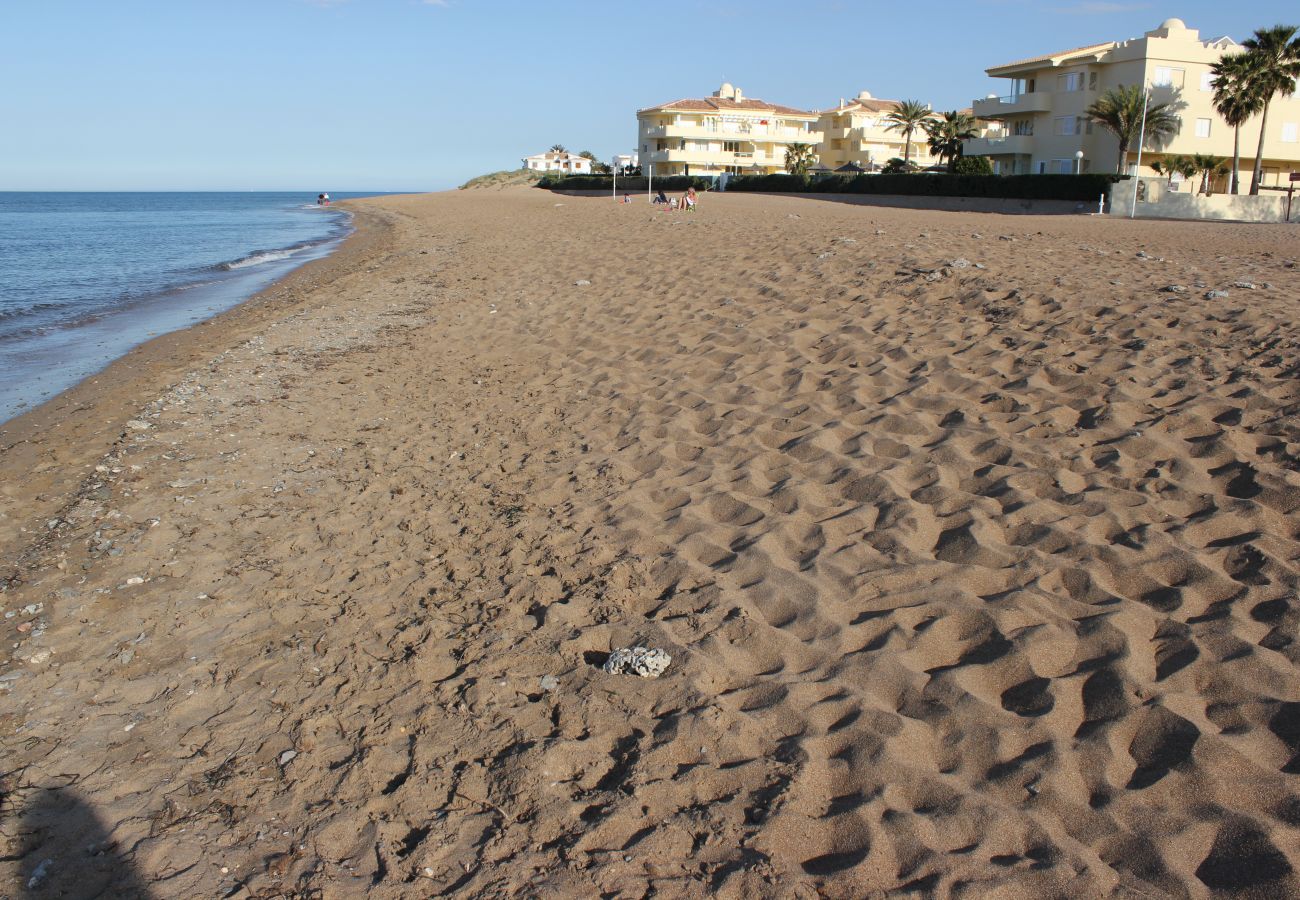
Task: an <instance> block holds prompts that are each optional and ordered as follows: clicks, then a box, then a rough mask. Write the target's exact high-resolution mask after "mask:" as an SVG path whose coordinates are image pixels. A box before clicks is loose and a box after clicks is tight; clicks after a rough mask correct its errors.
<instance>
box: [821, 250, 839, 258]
mask: <svg viewBox="0 0 1300 900" xmlns="http://www.w3.org/2000/svg"><path fill="white" fill-rule="evenodd" d="M834 255H835V254H834V253H832V252H830V251H829V250H827V251H826V252H825V253H818V254H817V258H818V259H830V258H831V257H832V256H834Z"/></svg>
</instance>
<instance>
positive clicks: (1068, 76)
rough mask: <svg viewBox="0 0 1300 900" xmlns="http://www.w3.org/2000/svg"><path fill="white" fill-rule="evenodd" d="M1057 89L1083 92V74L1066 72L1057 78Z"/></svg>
mask: <svg viewBox="0 0 1300 900" xmlns="http://www.w3.org/2000/svg"><path fill="white" fill-rule="evenodd" d="M1056 89H1057V90H1058V91H1081V90H1083V73H1082V72H1066V73H1065V74H1064V75H1057V76H1056Z"/></svg>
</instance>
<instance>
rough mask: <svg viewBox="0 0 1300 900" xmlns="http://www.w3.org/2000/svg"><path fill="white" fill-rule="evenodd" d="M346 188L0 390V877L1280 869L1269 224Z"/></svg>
mask: <svg viewBox="0 0 1300 900" xmlns="http://www.w3.org/2000/svg"><path fill="white" fill-rule="evenodd" d="M346 205H347V207H348V208H349V209H351V210H352V211H353V212H354V213H355V215H356V218H357V224H358V227H359V230H358V233H357V234H356V235H355V236H354V237H353V238H351V239H350V240H349V241H348V242H347V244H346V245H345V246H344V247H343V249H341V250H340V251H339V252H337V253H335V254H334V255H332V256H331V257H329V258H327V259H325V260H321V261H318V262H315V263H311V264H310V265H308V266H306V267H304V268H303V269H301V270H298V271H297V272H295V273H294V274H293V275H291V276H290V277H288V278H287V279H286V280H284V281H282V282H280V283H279V284H277V285H276V286H275V287H273V288H272V289H270V290H269V291H267V292H265V293H264V294H262V295H260V296H259V297H257V298H255V299H254V300H253V301H250V302H249V303H247V304H245V305H243V306H241V307H239V308H238V309H236V310H234V311H232V312H230V313H228V314H226V315H223V316H221V317H219V318H217V319H215V320H213V321H212V322H210V323H208V324H205V325H200V326H196V327H194V328H191V329H187V330H185V331H182V332H178V333H175V334H172V335H168V336H166V337H164V338H161V339H158V340H155V341H154V342H152V343H150V344H148V345H146V346H144V347H142V348H140V349H139V350H137V351H135V352H134V353H132V354H130V355H128V356H127V357H126V358H124V359H123V360H121V361H119V362H118V363H116V364H115V365H114V366H112V367H111V368H110V369H109V370H107V371H105V372H104V373H102V374H101V375H99V376H97V377H96V378H93V379H91V380H90V381H88V382H86V383H85V384H83V385H81V386H79V387H78V388H75V389H73V390H72V391H70V392H68V393H66V394H64V395H61V396H60V397H58V398H56V399H55V400H53V401H51V402H50V403H49V404H47V405H46V406H44V407H42V408H40V409H37V410H35V411H33V412H31V413H29V414H27V415H26V416H23V417H21V418H19V419H16V420H14V421H12V422H10V423H8V424H6V425H3V426H0V587H3V590H2V591H0V607H2V608H3V611H4V618H3V619H0V629H3V635H4V639H5V642H6V643H5V647H4V655H3V656H0V758H2V759H3V764H0V792H2V797H0V801H2V805H0V816H2V818H0V822H2V823H3V828H2V829H0V833H2V834H3V852H2V853H0V896H3V897H9V896H24V895H25V894H24V892H25V891H26V890H27V886H28V885H29V884H31V885H32V890H33V892H34V893H33V895H34V896H35V895H39V896H50V897H81V896H154V897H199V896H202V897H218V896H220V897H356V896H362V895H366V894H368V896H372V897H379V898H384V897H426V896H433V895H436V894H440V893H445V894H455V895H459V896H468V897H503V896H530V897H531V896H537V897H541V896H548V897H556V896H564V897H569V896H572V897H596V896H603V897H620V898H639V897H647V896H655V897H701V896H718V897H736V898H739V897H799V898H812V897H835V898H857V897H868V896H886V895H889V896H916V897H1006V898H1018V897H1035V898H1036V897H1071V898H1085V897H1125V898H1127V897H1134V898H1137V897H1211V896H1251V897H1284V896H1297V895H1300V875H1297V873H1296V871H1295V870H1296V867H1297V866H1300V780H1297V775H1298V774H1300V673H1298V670H1297V662H1300V645H1297V643H1296V638H1297V627H1298V625H1300V600H1298V599H1297V584H1298V582H1300V578H1298V577H1297V576H1298V572H1300V569H1298V568H1297V567H1298V566H1300V520H1298V519H1297V516H1296V511H1297V508H1300V416H1298V413H1300V382H1298V381H1297V376H1298V375H1300V314H1298V313H1300V308H1298V306H1297V304H1298V303H1300V267H1298V266H1300V263H1298V261H1300V241H1298V240H1297V237H1298V235H1300V232H1298V231H1297V230H1296V228H1294V227H1285V226H1251V225H1231V224H1206V223H1175V222H1161V223H1156V222H1144V221H1137V222H1130V221H1124V220H1115V219H1109V218H1106V219H1103V218H1095V217H1088V216H1029V215H1025V216H1015V215H995V214H978V213H967V212H963V213H954V212H937V211H920V210H907V209H888V208H879V207H871V206H865V205H855V204H850V203H842V202H836V201H834V200H831V199H821V198H818V199H809V198H787V197H776V196H762V195H725V196H715V195H706V196H704V197H703V198H702V201H701V209H700V211H699V212H698V213H694V214H680V213H675V212H662V211H657V210H656V209H655V208H652V207H650V206H649V205H648V204H647V203H646V202H645V199H644V198H643V197H642V198H639V199H638V200H637V202H634V203H631V204H615V203H612V202H611V201H610V200H609V199H607V198H593V197H571V196H557V195H552V194H549V193H546V192H544V191H539V190H531V189H525V188H516V189H507V190H486V191H473V192H460V193H455V192H453V193H448V194H436V195H428V196H412V197H387V198H381V199H374V200H357V201H350V202H349V203H348V204H346ZM1207 295H1209V296H1208V299H1207ZM635 645H642V646H647V647H655V648H662V649H664V650H666V651H667V652H668V653H669V654H671V656H672V664H671V665H670V667H669V668H668V670H667V671H666V672H665V673H664V674H663V675H662V677H659V678H657V679H642V678H637V677H634V676H630V675H611V674H607V673H605V672H604V671H602V669H601V667H600V666H601V663H602V662H603V661H604V660H605V657H606V655H607V654H608V653H609V652H610V651H611V650H613V649H615V648H621V647H631V646H635ZM35 892H39V893H35Z"/></svg>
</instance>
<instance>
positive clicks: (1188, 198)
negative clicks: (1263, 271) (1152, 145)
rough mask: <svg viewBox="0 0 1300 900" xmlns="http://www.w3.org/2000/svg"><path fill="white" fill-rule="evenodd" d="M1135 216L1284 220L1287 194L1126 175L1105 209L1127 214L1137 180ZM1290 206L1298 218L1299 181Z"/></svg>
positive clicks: (1114, 188) (1131, 204) (1293, 220)
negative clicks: (1198, 188) (1188, 188)
mask: <svg viewBox="0 0 1300 900" xmlns="http://www.w3.org/2000/svg"><path fill="white" fill-rule="evenodd" d="M1139 181H1140V182H1141V183H1142V192H1141V193H1140V194H1139V195H1138V201H1137V216H1138V217H1139V218H1144V219H1224V220H1232V221H1238V222H1284V221H1286V194H1285V193H1283V192H1281V191H1265V192H1263V193H1261V194H1260V195H1259V196H1257V197H1251V196H1250V195H1248V194H1237V195H1232V194H1212V195H1210V196H1209V197H1205V196H1202V195H1200V194H1192V193H1185V192H1181V191H1171V190H1169V185H1168V184H1167V183H1166V182H1165V179H1163V178H1141V179H1128V180H1126V181H1119V182H1116V183H1115V184H1114V185H1113V186H1112V187H1111V189H1110V202H1109V203H1108V204H1107V206H1106V212H1108V213H1109V214H1110V215H1112V216H1128V215H1129V214H1130V212H1132V210H1133V208H1134V207H1133V191H1134V189H1135V188H1136V187H1137V184H1138V182H1139ZM1297 188H1298V190H1297V191H1296V193H1297V195H1298V196H1297V197H1296V198H1295V200H1294V201H1293V204H1292V209H1291V221H1292V222H1300V185H1297Z"/></svg>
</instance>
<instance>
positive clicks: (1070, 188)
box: [655, 157, 1125, 203]
mask: <svg viewBox="0 0 1300 900" xmlns="http://www.w3.org/2000/svg"><path fill="white" fill-rule="evenodd" d="M970 158H972V159H980V158H982V157H970ZM1124 177H1125V176H1120V175H1112V174H1110V173H1089V174H1086V175H1005V176H1002V177H999V178H990V177H988V175H986V174H972V175H949V174H931V173H928V172H920V173H916V174H901V173H900V174H893V175H886V174H883V173H882V174H880V175H857V176H844V175H828V176H826V177H824V178H816V179H807V178H800V177H798V176H795V175H740V176H737V177H734V178H732V179H731V180H730V181H728V182H727V190H728V191H755V192H758V191H761V192H774V193H817V194H897V195H903V196H910V197H986V198H991V199H1006V200H1072V201H1076V202H1084V201H1086V202H1090V203H1096V202H1097V197H1098V196H1099V195H1101V194H1105V193H1106V192H1107V191H1109V190H1110V187H1111V185H1113V184H1114V183H1115V182H1116V181H1119V180H1121V179H1122V178H1124ZM658 183H659V181H658V179H656V180H655V184H658Z"/></svg>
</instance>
